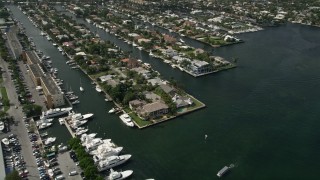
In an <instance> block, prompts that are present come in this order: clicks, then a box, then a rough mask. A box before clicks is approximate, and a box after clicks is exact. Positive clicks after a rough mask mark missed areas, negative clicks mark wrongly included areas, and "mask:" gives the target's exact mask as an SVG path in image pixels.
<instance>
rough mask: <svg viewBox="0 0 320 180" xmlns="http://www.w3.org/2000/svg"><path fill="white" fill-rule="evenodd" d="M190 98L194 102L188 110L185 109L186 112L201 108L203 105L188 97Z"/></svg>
mask: <svg viewBox="0 0 320 180" xmlns="http://www.w3.org/2000/svg"><path fill="white" fill-rule="evenodd" d="M189 97H190V96H189ZM190 98H191V99H192V101H193V102H194V105H193V106H190V107H188V108H187V109H188V111H190V110H193V109H196V108H199V107H201V106H202V105H203V104H202V103H201V102H200V101H198V100H197V99H195V98H193V97H190Z"/></svg>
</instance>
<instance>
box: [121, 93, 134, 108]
mask: <svg viewBox="0 0 320 180" xmlns="http://www.w3.org/2000/svg"><path fill="white" fill-rule="evenodd" d="M135 97H136V96H135V94H134V93H133V92H132V91H129V92H127V93H126V95H125V96H124V98H123V101H122V103H123V104H124V105H127V104H128V103H129V101H131V100H133V99H134V98H135Z"/></svg>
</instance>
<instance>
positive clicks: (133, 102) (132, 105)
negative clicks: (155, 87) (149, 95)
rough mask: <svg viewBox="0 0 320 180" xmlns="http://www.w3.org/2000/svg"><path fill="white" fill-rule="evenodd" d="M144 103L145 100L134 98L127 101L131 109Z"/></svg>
mask: <svg viewBox="0 0 320 180" xmlns="http://www.w3.org/2000/svg"><path fill="white" fill-rule="evenodd" d="M145 104H147V103H146V101H143V100H138V99H135V100H132V101H130V102H129V108H130V109H131V110H136V109H138V108H140V107H142V106H143V105H145Z"/></svg>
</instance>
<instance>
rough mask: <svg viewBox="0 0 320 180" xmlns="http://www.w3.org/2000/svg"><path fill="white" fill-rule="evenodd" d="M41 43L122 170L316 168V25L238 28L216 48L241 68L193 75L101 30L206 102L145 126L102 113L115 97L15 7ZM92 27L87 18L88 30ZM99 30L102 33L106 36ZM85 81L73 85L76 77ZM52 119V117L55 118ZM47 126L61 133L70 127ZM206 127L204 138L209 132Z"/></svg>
mask: <svg viewBox="0 0 320 180" xmlns="http://www.w3.org/2000/svg"><path fill="white" fill-rule="evenodd" d="M11 9H12V11H13V14H14V16H15V17H16V18H17V19H19V20H20V21H21V22H23V24H24V26H25V27H26V31H27V34H28V35H29V36H32V37H33V39H34V42H35V44H36V45H37V47H38V48H39V49H40V50H43V51H44V52H45V53H46V54H47V55H49V56H51V57H52V60H53V66H55V67H57V68H58V69H59V77H60V78H62V79H64V80H65V82H66V83H68V84H69V86H71V87H72V90H74V91H75V92H76V93H77V94H78V95H79V96H80V101H81V104H79V106H78V107H76V108H75V110H76V111H78V112H82V113H86V112H92V113H94V114H95V118H94V120H93V121H92V122H90V123H89V128H90V130H91V132H98V136H99V137H104V138H112V140H113V141H114V142H115V143H116V144H118V145H121V146H124V152H125V153H130V154H132V155H133V157H132V159H131V160H130V161H129V162H128V163H127V164H125V165H124V166H121V167H119V168H118V169H122V170H125V169H132V170H134V175H133V177H132V178H131V179H137V180H141V179H146V178H151V177H152V178H155V179H157V180H162V179H163V180H170V179H203V180H206V179H208V180H209V179H210V180H211V179H218V178H217V176H216V173H217V172H218V171H219V170H220V169H221V168H222V167H223V166H225V165H229V164H230V163H234V164H235V165H236V166H235V168H233V169H232V170H231V172H230V173H229V174H227V175H226V176H225V177H224V178H225V179H317V178H318V175H317V172H318V167H319V166H320V163H319V162H320V155H319V150H320V143H319V142H320V131H319V130H318V127H319V126H320V122H319V117H320V111H319V108H320V96H319V88H320V73H319V68H320V62H319V60H320V59H319V57H320V33H319V32H320V29H319V28H314V27H308V26H302V25H294V24H288V25H283V26H281V27H277V28H267V29H266V30H264V31H260V32H256V33H247V34H242V35H239V37H240V38H241V39H243V40H245V43H242V44H239V45H233V46H230V47H223V48H218V49H215V50H214V53H215V54H217V55H220V56H222V57H225V58H231V57H238V58H239V61H238V67H237V68H235V69H232V70H228V71H223V72H220V73H216V74H212V75H208V76H204V77H200V78H193V77H191V76H190V75H188V74H185V73H182V72H180V71H178V70H174V69H172V68H171V67H170V66H168V65H166V64H164V63H163V62H161V61H159V60H156V59H154V58H149V56H148V55H147V53H144V52H141V51H139V50H137V49H132V48H131V47H130V46H127V45H126V44H125V43H123V42H121V41H119V40H117V39H116V38H115V37H114V36H112V35H107V34H104V35H103V33H104V32H102V31H100V30H97V32H98V33H99V34H100V36H101V37H102V38H107V39H109V40H110V41H112V42H115V44H117V45H118V46H120V47H121V48H122V49H124V50H127V51H129V50H132V52H133V54H134V55H135V56H137V57H138V58H140V59H142V60H143V61H145V62H148V63H150V64H151V65H152V66H153V68H154V69H156V70H158V71H159V72H160V73H161V74H162V75H163V76H164V77H165V78H170V77H174V78H175V79H176V80H177V81H178V82H179V83H181V85H183V86H184V88H185V90H186V91H187V92H188V93H190V94H192V95H194V96H195V97H196V98H199V99H200V100H201V101H203V102H204V103H205V104H206V105H207V108H205V109H203V110H200V111H197V112H195V113H191V114H188V115H186V116H182V117H179V118H177V119H175V120H172V121H169V122H166V123H163V124H160V125H157V126H154V127H150V128H147V129H144V130H138V129H130V128H128V127H125V125H123V124H122V122H121V121H120V120H119V118H118V117H117V116H115V115H109V114H107V112H106V111H107V110H108V109H110V108H111V107H112V104H111V103H107V102H104V100H103V99H104V97H103V96H101V95H99V94H98V93H97V92H95V90H94V88H93V86H92V85H91V84H90V80H89V79H88V78H86V76H85V75H84V74H83V73H81V72H80V71H75V70H71V69H69V67H68V66H67V65H66V64H65V61H66V59H65V57H63V56H62V55H61V54H60V53H59V52H58V50H56V49H55V48H54V47H53V46H52V45H51V44H50V42H48V41H47V40H46V39H45V38H43V37H42V36H40V35H39V34H40V31H39V30H37V29H36V28H35V27H34V26H33V25H32V24H31V23H30V22H29V21H28V19H27V18H26V17H25V16H24V15H23V14H22V13H21V12H20V11H19V10H18V9H17V8H16V7H11ZM93 28H94V27H92V26H90V29H92V30H96V29H93ZM102 35H103V36H102ZM80 78H81V81H82V85H83V86H84V88H85V92H84V93H83V94H82V93H80V91H79V81H80ZM56 124H58V123H56ZM49 131H51V132H52V133H54V136H57V137H58V138H59V141H66V140H67V139H68V138H69V135H68V134H67V131H66V128H64V127H60V126H59V125H55V126H54V127H53V128H51V129H50V130H49ZM205 134H207V135H208V138H207V139H206V140H205V139H204V136H205Z"/></svg>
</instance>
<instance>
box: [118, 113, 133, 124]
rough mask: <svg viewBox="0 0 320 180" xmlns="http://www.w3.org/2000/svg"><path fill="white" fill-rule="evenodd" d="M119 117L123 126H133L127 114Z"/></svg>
mask: <svg viewBox="0 0 320 180" xmlns="http://www.w3.org/2000/svg"><path fill="white" fill-rule="evenodd" d="M119 117H120V119H121V120H122V122H124V124H125V125H127V126H129V127H133V126H134V123H133V122H132V120H131V117H130V116H129V115H128V114H122V115H121V116H119Z"/></svg>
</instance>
